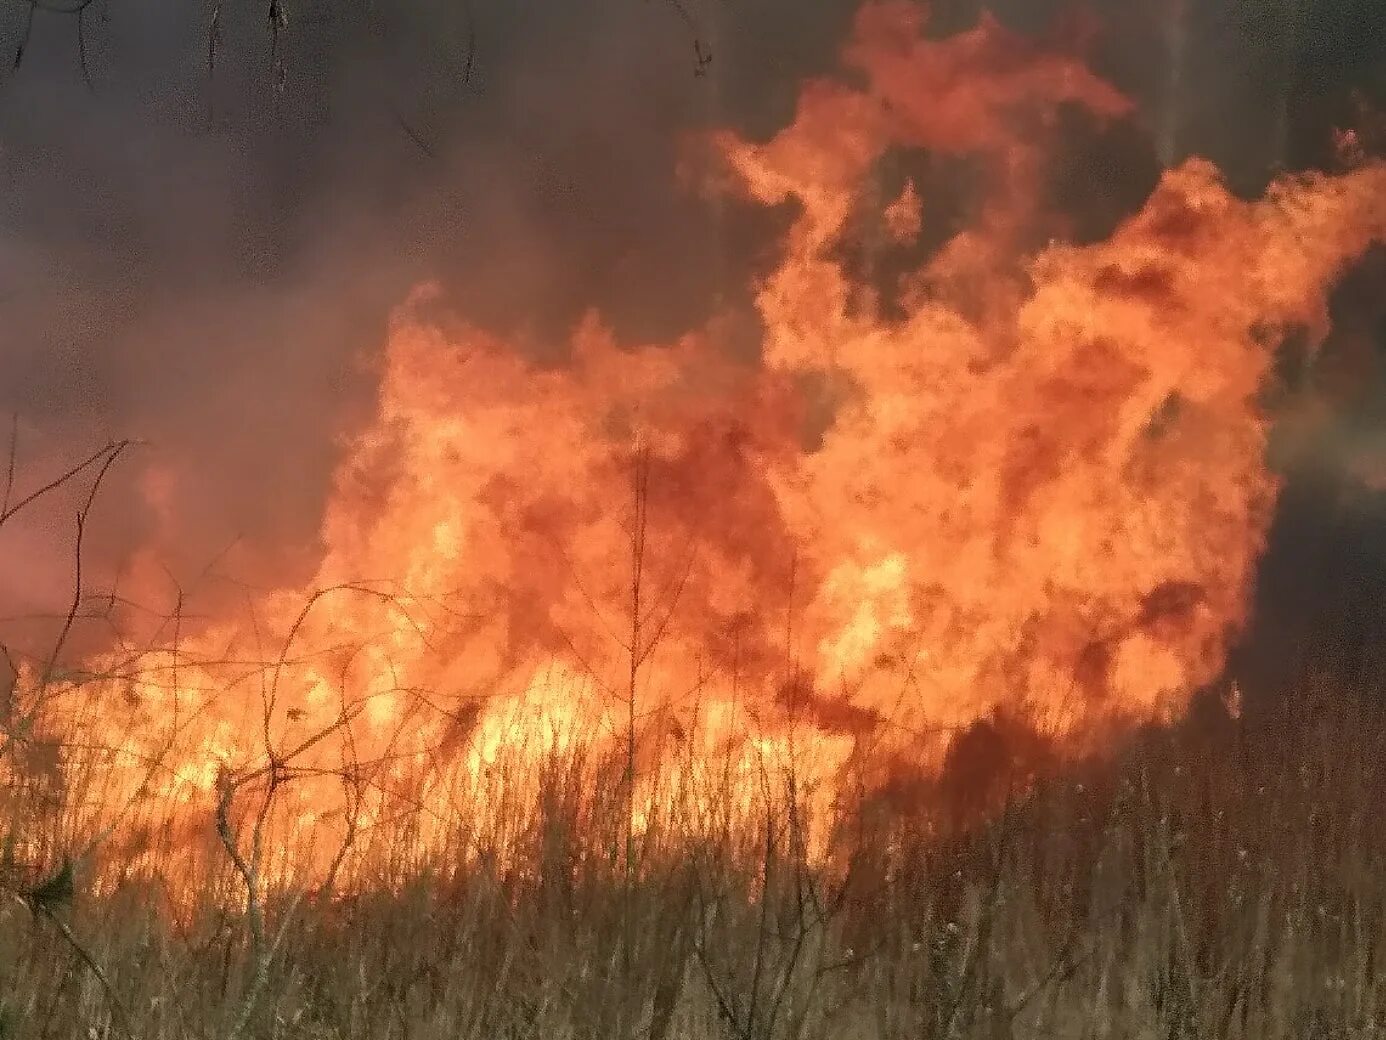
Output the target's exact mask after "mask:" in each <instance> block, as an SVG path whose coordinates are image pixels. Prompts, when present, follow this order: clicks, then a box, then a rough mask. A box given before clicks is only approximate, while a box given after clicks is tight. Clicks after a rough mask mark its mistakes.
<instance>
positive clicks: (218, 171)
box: [0, 0, 1386, 614]
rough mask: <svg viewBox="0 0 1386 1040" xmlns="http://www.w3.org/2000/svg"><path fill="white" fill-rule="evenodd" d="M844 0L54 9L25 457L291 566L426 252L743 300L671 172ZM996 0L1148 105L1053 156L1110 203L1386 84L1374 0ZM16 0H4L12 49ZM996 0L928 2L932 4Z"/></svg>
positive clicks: (21, 272) (38, 119) (472, 300)
mask: <svg viewBox="0 0 1386 1040" xmlns="http://www.w3.org/2000/svg"><path fill="white" fill-rule="evenodd" d="M856 6H857V4H856V3H855V0H817V2H815V3H814V4H813V5H812V6H811V10H809V9H808V5H805V4H803V3H801V2H795V0H745V2H735V3H733V2H730V0H704V2H702V3H693V2H688V0H685V2H684V3H682V4H673V3H667V2H662V0H610V2H603V3H600V4H598V3H590V2H589V3H571V2H560V0H471V2H463V0H404V2H402V3H399V4H391V5H385V4H380V5H376V4H373V3H371V2H368V0H351V2H347V3H329V2H327V0H303V2H297V3H296V2H293V0H288V4H287V6H286V7H285V8H284V11H285V13H286V16H287V24H285V25H284V26H283V27H282V28H281V29H279V30H278V31H277V33H272V32H271V29H270V27H269V25H268V24H267V18H266V9H265V8H264V7H262V6H261V5H234V4H226V5H224V6H222V7H221V8H220V11H221V13H220V16H219V19H218V35H217V42H216V47H215V48H214V49H213V48H211V47H210V46H209V32H210V29H209V27H210V25H211V20H212V6H211V5H210V4H208V5H189V4H183V3H178V2H175V0H131V2H129V3H124V2H119V3H118V2H113V0H93V3H92V4H91V6H90V7H89V8H88V9H87V10H86V11H85V13H84V15H83V19H82V26H81V32H82V46H81V47H80V48H79V41H78V25H77V20H76V19H75V18H73V17H71V16H65V15H60V14H53V13H47V12H43V11H39V12H37V13H36V14H35V17H34V21H33V27H32V32H31V33H29V35H28V43H27V46H26V48H25V50H24V54H23V60H22V62H21V63H20V64H19V66H18V67H17V68H15V69H13V70H12V71H7V72H5V73H4V74H3V77H0V187H2V188H3V190H0V409H3V410H4V411H5V412H7V413H8V412H13V413H16V414H17V415H18V416H19V421H20V430H21V439H20V448H21V450H20V454H19V458H20V461H21V472H23V471H24V470H23V467H24V465H25V464H26V463H27V464H29V465H30V466H32V467H35V468H36V469H35V471H36V472H37V471H38V470H41V469H42V468H43V467H44V466H48V465H50V464H55V463H56V460H58V459H59V458H62V457H65V456H67V455H72V454H78V453H80V452H81V451H82V450H83V449H89V448H90V447H91V446H94V445H95V444H99V443H100V442H102V441H104V440H106V439H108V438H113V437H125V436H135V437H139V438H142V439H143V440H144V442H145V446H144V447H142V448H141V449H140V450H141V452H142V453H143V456H142V457H143V459H144V460H145V462H146V463H153V464H156V465H157V466H163V467H165V468H166V469H167V470H168V471H169V472H173V473H176V474H177V480H176V481H175V482H174V484H173V488H174V490H173V491H172V492H171V498H172V500H171V502H170V503H169V510H170V512H171V514H172V516H173V518H174V525H175V527H176V529H177V531H178V536H177V537H176V538H175V539H173V540H171V541H169V542H168V543H167V544H161V545H160V551H161V552H163V553H164V554H165V555H166V556H167V557H168V561H169V566H170V568H171V569H172V570H174V571H179V570H182V571H187V570H189V569H196V568H197V567H198V566H199V565H201V564H204V563H206V562H208V561H209V560H210V559H212V558H213V557H215V555H216V553H217V552H219V551H220V550H221V549H223V548H224V547H226V546H227V545H228V544H231V543H232V542H233V541H235V540H237V539H239V542H238V543H237V544H239V545H240V546H242V547H244V548H245V550H246V552H245V556H244V560H243V565H244V566H245V567H246V568H247V569H248V571H250V572H251V574H250V575H248V576H250V577H253V578H255V579H256V580H261V581H265V582H271V581H279V580H294V579H296V578H299V577H301V576H303V575H304V574H305V573H307V571H308V569H309V568H311V565H312V563H313V562H314V553H315V549H316V547H315V544H314V533H315V530H316V526H317V522H318V517H319V514H320V510H321V506H322V500H323V496H324V494H325V492H326V485H327V480H328V478H329V476H330V473H331V468H332V465H333V463H334V461H335V460H336V458H337V457H338V453H339V451H340V447H341V443H342V438H343V436H344V435H346V434H349V432H350V431H351V430H352V429H353V428H354V427H355V426H357V425H358V424H359V423H360V422H362V421H363V420H364V418H365V416H366V415H367V414H368V409H369V406H370V396H371V392H372V388H373V376H372V362H373V358H374V357H375V356H376V353H375V352H376V351H377V350H378V348H379V345H380V343H381V341H382V339H383V336H384V334H385V326H386V321H387V319H388V315H389V312H390V310H391V308H392V307H393V306H394V305H396V304H398V303H399V302H400V301H401V300H402V299H403V298H404V296H405V295H406V294H407V292H408V291H409V289H410V288H411V287H412V286H413V285H415V284H417V283H419V282H421V281H424V280H435V281H437V282H438V283H439V284H440V286H441V288H442V290H443V294H444V299H445V301H446V302H447V305H448V306H449V307H450V308H454V309H455V310H456V311H457V312H458V313H461V314H464V315H466V316H467V317H468V318H469V319H470V320H472V321H475V322H477V323H479V324H481V325H484V326H487V327H490V328H494V329H497V330H502V331H504V332H506V333H507V334H508V335H510V336H512V337H513V338H514V339H515V341H516V342H517V343H519V344H521V346H522V348H523V349H526V350H528V351H532V352H533V353H534V354H535V355H536V356H539V357H545V358H554V359H557V358H558V357H560V356H561V351H562V344H563V340H564V335H563V334H564V331H565V330H566V329H568V328H569V327H571V326H572V325H573V324H574V323H575V322H576V321H577V320H578V318H579V317H580V316H581V315H582V314H583V312H584V311H585V310H587V309H588V308H597V309H599V310H600V311H601V312H602V313H603V314H604V315H605V316H606V318H607V320H608V321H610V322H612V323H613V324H614V326H615V328H616V330H617V332H618V334H619V335H620V336H621V337H622V338H623V339H627V340H632V341H647V340H655V339H661V338H665V337H668V336H671V335H675V334H677V333H678V332H680V331H683V330H685V329H688V328H690V327H693V326H696V325H697V324H699V323H700V322H701V321H702V320H704V319H705V318H706V317H707V316H708V315H709V314H710V313H711V312H712V311H713V310H714V309H717V308H731V309H733V310H734V309H736V308H738V307H742V308H745V307H746V306H747V302H748V286H749V285H751V284H752V275H753V274H754V272H755V271H756V270H757V269H758V265H761V264H763V263H764V262H765V259H766V250H767V249H768V248H770V246H771V244H772V241H773V232H774V229H775V226H776V225H775V219H776V217H775V215H774V214H765V213H757V212H755V211H753V210H751V209H750V208H749V207H744V206H737V205H729V204H718V203H716V202H712V201H709V200H708V199H707V198H705V197H703V196H700V195H698V194H696V193H693V192H690V191H688V190H687V189H686V187H681V186H680V184H679V181H678V178H677V177H676V176H675V170H676V168H677V166H678V161H679V157H680V155H681V149H682V148H683V147H684V142H685V140H686V137H687V135H688V134H689V133H691V132H693V131H696V130H697V129H699V128H702V127H707V126H713V125H716V126H728V127H732V128H735V129H737V130H739V131H741V132H743V133H745V134H749V135H752V136H756V137H763V136H767V135H768V134H770V133H772V132H773V131H774V130H775V128H776V127H778V126H780V125H782V124H784V123H785V122H786V121H787V120H788V119H789V118H790V116H791V114H792V111H793V105H794V99H795V94H796V88H797V85H798V83H799V82H800V80H802V79H803V78H804V77H806V76H810V75H816V74H821V73H824V72H827V71H828V70H830V69H831V68H832V66H833V64H834V55H835V52H836V50H837V48H838V46H839V45H840V43H841V41H842V40H843V38H844V36H845V34H846V32H847V27H848V25H849V24H850V21H851V18H852V15H853V13H854V10H855V8H856ZM991 6H992V9H993V10H994V11H996V13H997V14H998V16H999V17H1001V18H1002V19H1003V20H1005V21H1007V22H1008V23H1010V24H1012V25H1013V26H1016V27H1018V28H1020V29H1022V30H1024V31H1025V32H1027V33H1032V34H1034V35H1037V36H1045V37H1049V38H1052V39H1053V40H1054V41H1056V45H1071V46H1083V47H1085V48H1086V49H1087V53H1088V54H1090V56H1091V60H1092V61H1093V63H1094V65H1095V66H1096V67H1097V69H1098V71H1100V72H1101V73H1102V74H1104V75H1105V76H1107V77H1108V78H1109V79H1111V80H1112V81H1113V82H1115V83H1116V84H1117V85H1118V86H1119V87H1121V88H1122V89H1124V90H1126V91H1127V92H1128V93H1130V94H1131V95H1132V96H1133V97H1134V98H1135V99H1136V100H1137V101H1138V103H1139V105H1140V116H1139V118H1138V119H1137V120H1136V121H1135V123H1134V124H1133V125H1132V126H1131V127H1128V128H1125V129H1124V130H1122V131H1121V133H1122V134H1124V135H1125V136H1124V137H1119V138H1118V139H1117V140H1115V141H1114V142H1096V143H1093V142H1082V143H1079V144H1078V145H1076V146H1075V148H1074V150H1073V151H1072V152H1071V154H1069V155H1068V156H1066V157H1061V163H1060V166H1059V168H1060V169H1061V170H1063V171H1065V176H1066V177H1067V182H1066V183H1065V184H1060V185H1058V186H1057V187H1056V190H1057V191H1060V192H1065V191H1066V192H1067V193H1068V194H1069V196H1072V197H1073V198H1096V197H1107V196H1110V198H1111V199H1113V200H1115V201H1114V202H1113V203H1112V204H1111V206H1109V207H1108V209H1109V210H1111V211H1112V212H1110V213H1106V215H1105V216H1101V217H1100V218H1099V222H1100V221H1101V220H1108V221H1109V220H1111V219H1115V216H1116V215H1117V213H1116V211H1117V210H1119V209H1120V208H1121V207H1122V206H1125V205H1129V204H1134V203H1135V202H1138V201H1139V196H1140V193H1141V192H1142V191H1144V190H1147V189H1148V186H1149V184H1150V183H1153V179H1154V177H1155V176H1156V175H1157V174H1158V169H1159V166H1160V164H1161V162H1168V161H1174V160H1176V159H1178V158H1180V157H1182V156H1184V155H1188V154H1192V153H1199V154H1205V155H1208V156H1209V157H1211V158H1212V159H1214V160H1215V161H1216V162H1218V163H1219V165H1220V166H1222V168H1223V169H1224V170H1225V171H1226V172H1227V175H1228V176H1229V178H1230V180H1231V182H1232V183H1233V184H1234V185H1235V186H1236V187H1237V188H1238V189H1239V190H1244V191H1246V192H1254V191H1256V190H1258V189H1259V188H1260V187H1261V186H1263V185H1264V184H1265V182H1266V180H1267V179H1268V178H1269V177H1270V176H1271V174H1272V173H1273V172H1274V171H1275V170H1276V169H1277V168H1282V167H1294V166H1298V165H1313V164H1316V163H1319V162H1321V161H1323V160H1324V159H1325V157H1326V155H1327V142H1328V141H1329V140H1330V135H1329V131H1330V130H1331V129H1332V127H1333V126H1334V125H1335V123H1340V122H1341V121H1342V120H1344V119H1346V118H1348V117H1349V116H1350V112H1349V111H1348V110H1349V108H1350V106H1351V104H1352V101H1351V98H1352V95H1353V92H1354V91H1358V92H1365V93H1366V95H1367V96H1369V97H1370V96H1382V95H1383V94H1386V72H1383V65H1384V64H1386V62H1384V61H1383V54H1386V43H1383V39H1386V29H1384V28H1383V27H1384V26H1386V13H1384V12H1383V7H1382V5H1381V4H1379V2H1377V0H1320V2H1318V3H1303V2H1299V3H1294V2H1290V0H1285V2H1277V0H1255V2H1249V0H1219V2H1217V3H1208V4H1202V3H1200V4H1188V5H1187V6H1188V8H1189V13H1188V14H1187V15H1185V16H1183V17H1182V18H1177V17H1175V15H1174V12H1176V11H1177V10H1178V8H1177V5H1175V4H1174V3H1173V2H1171V3H1168V4H1153V3H1152V4H1145V3H1142V4H1134V3H1132V2H1130V0H1105V2H1101V3H1097V4H1095V5H1089V6H1088V8H1087V9H1086V13H1087V14H1090V15H1093V16H1094V17H1093V18H1092V19H1091V22H1092V24H1093V25H1095V26H1096V28H1095V30H1094V31H1093V32H1092V34H1091V37H1090V39H1088V40H1087V42H1081V41H1080V42H1076V43H1075V42H1074V40H1075V39H1077V38H1079V37H1082V35H1083V34H1082V32H1081V31H1080V30H1079V29H1077V28H1075V26H1078V25H1081V24H1083V17H1082V16H1083V14H1084V11H1083V10H1082V9H1079V8H1078V7H1076V6H1075V5H1073V4H1071V3H1064V2H1060V0H1040V2H1036V0H1009V2H1003V3H999V4H993V5H991ZM27 11H28V7H27V5H26V4H22V3H8V4H6V5H5V6H2V7H0V66H3V67H4V68H7V69H8V67H9V65H10V64H11V62H12V58H13V56H14V55H15V53H16V50H17V48H18V47H19V45H20V42H21V40H22V39H23V38H24V35H25V34H24V25H25V21H26V18H27ZM977 16H978V5H977V4H975V3H973V2H971V0H939V2H938V3H936V4H935V5H934V7H933V16H932V21H931V26H932V29H931V31H933V32H936V33H940V34H941V33H945V32H949V31H952V30H955V29H958V28H963V27H965V26H967V25H968V24H970V23H971V22H973V21H975V19H976V18H977ZM695 43H696V46H695ZM81 50H84V51H85V57H86V61H85V73H84V70H83V63H82V62H81V60H80V58H79V53H80V51H81ZM708 54H710V55H711V60H710V62H703V61H702V60H701V59H700V55H704V56H705V55H708ZM700 68H701V72H702V74H695V73H696V72H698V71H699V69H700ZM1097 209H1099V210H1100V209H1101V207H1097ZM1103 212H1104V213H1105V212H1106V211H1103ZM1366 295H1368V296H1370V293H1367V294H1366ZM1368 325H1369V327H1368V329H1367V332H1366V333H1365V335H1367V336H1368V338H1370V336H1371V335H1374V334H1375V333H1374V332H1373V331H1372V327H1370V323H1368ZM750 339H753V336H752V337H750ZM746 349H747V350H753V349H754V343H753V342H748V345H747V347H746ZM129 483H130V482H128V481H127V485H128V484H129ZM109 494H110V498H109V500H103V501H104V504H105V506H106V508H105V512H104V513H103V523H102V526H101V531H100V536H99V538H98V539H97V540H96V543H95V545H94V547H93V550H92V551H93V552H94V553H95V554H97V556H98V557H99V558H101V559H104V561H105V563H106V565H107V568H108V570H109V569H111V568H114V567H115V566H116V565H117V562H118V560H119V558H120V555H121V553H122V552H126V551H128V550H129V549H130V548H131V547H132V546H135V545H138V544H141V543H143V542H146V541H148V540H149V539H150V538H151V537H153V535H152V531H153V529H154V527H155V526H156V521H155V518H153V517H152V516H151V515H149V508H148V506H147V505H146V504H144V503H145V499H147V497H148V495H147V494H143V493H140V492H139V489H137V488H135V487H132V486H122V485H121V481H120V478H119V476H117V477H116V479H115V480H113V483H112V488H111V490H110V493H109ZM1289 500H1290V501H1292V502H1295V503H1299V501H1300V499H1299V498H1296V497H1294V496H1290V499H1289ZM1318 501H1319V500H1318V499H1316V498H1314V496H1312V495H1310V496H1309V502H1310V504H1308V505H1303V504H1300V505H1296V506H1294V508H1295V509H1300V510H1304V511H1306V515H1309V516H1311V517H1312V516H1313V515H1315V513H1314V511H1315V509H1316V508H1318V506H1317V505H1316V504H1315V503H1317V502H1318ZM65 516H66V514H64V513H61V511H58V512H54V511H51V510H50V513H49V514H44V515H41V516H40V515H35V516H33V517H32V518H31V519H30V520H28V521H27V522H26V524H25V525H22V526H19V527H18V528H17V529H15V530H9V531H7V532H5V534H4V535H3V538H0V559H5V558H7V557H8V560H9V563H8V565H7V566H5V567H3V568H0V599H4V600H7V601H8V602H9V603H17V604H18V607H17V608H15V609H20V608H24V607H27V606H32V605H34V604H36V603H38V602H40V601H41V600H44V598H45V597H46V596H49V595H50V592H51V590H52V589H54V588H59V587H61V585H62V582H61V580H60V579H61V577H62V575H63V574H64V573H65V571H64V568H65V567H67V562H66V560H67V557H66V555H65V553H66V550H65V549H64V545H65V543H66V541H67V540H68V536H69V534H70V532H69V530H68V527H67V521H66V520H65V519H63V517H65ZM1298 523H1299V525H1300V528H1302V529H1303V530H1305V531H1309V532H1310V533H1311V534H1312V532H1313V526H1314V525H1313V523H1312V522H1308V521H1299V522H1298ZM1281 526H1282V528H1283V523H1282V525H1281ZM1291 526H1292V528H1293V527H1294V524H1293V523H1292V524H1291ZM1278 530H1279V529H1278ZM1280 537H1281V539H1282V541H1283V540H1285V539H1286V538H1287V537H1288V541H1289V543H1290V548H1289V549H1282V550H1281V555H1282V556H1287V557H1290V558H1293V557H1294V552H1295V545H1296V544H1298V543H1296V541H1295V537H1294V536H1293V535H1291V536H1285V535H1283V533H1282V534H1281V535H1280ZM1308 537H1309V535H1305V536H1304V538H1308ZM1304 538H1301V539H1300V541H1301V542H1302V541H1303V540H1304ZM1382 543H1383V549H1382V552H1383V554H1386V538H1383V539H1382ZM5 612H6V611H5V609H0V614H2V613H5Z"/></svg>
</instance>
